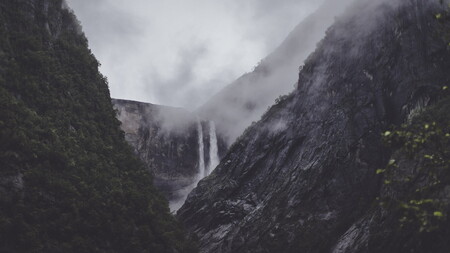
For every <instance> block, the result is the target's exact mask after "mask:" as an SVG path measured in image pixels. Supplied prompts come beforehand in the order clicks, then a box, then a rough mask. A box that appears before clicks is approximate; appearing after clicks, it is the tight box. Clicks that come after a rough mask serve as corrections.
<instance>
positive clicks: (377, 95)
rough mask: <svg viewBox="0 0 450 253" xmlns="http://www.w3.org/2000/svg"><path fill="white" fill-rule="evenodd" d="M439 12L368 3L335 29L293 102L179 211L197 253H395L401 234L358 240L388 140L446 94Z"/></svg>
mask: <svg viewBox="0 0 450 253" xmlns="http://www.w3.org/2000/svg"><path fill="white" fill-rule="evenodd" d="M440 2H441V1H438V0H433V1H429V0H406V1H377V2H373V1H366V0H362V1H359V2H357V3H355V4H353V5H352V7H351V8H349V10H347V11H346V13H345V15H343V16H342V17H340V18H339V19H338V20H337V21H336V23H335V24H334V25H333V26H332V27H331V28H330V29H329V30H328V32H327V35H326V37H325V39H324V40H323V41H322V42H321V43H320V45H319V46H318V48H317V50H316V51H315V53H313V54H312V55H311V56H310V57H309V58H308V60H307V61H306V63H305V66H304V68H303V69H302V70H301V72H300V75H299V81H298V88H297V90H295V91H294V92H293V93H292V94H290V95H289V96H287V97H285V98H284V99H281V100H279V101H278V103H277V104H276V105H274V106H273V107H272V108H271V109H270V110H269V111H268V112H267V113H266V114H265V115H264V116H263V117H262V119H261V120H260V121H259V122H257V123H256V124H253V125H252V126H251V127H250V128H249V129H247V130H246V131H245V133H244V134H243V135H242V136H241V137H240V138H239V139H238V140H237V141H236V142H235V143H234V144H233V146H232V147H231V148H230V150H229V152H228V154H227V155H226V156H225V157H224V158H223V159H222V162H221V164H220V165H219V166H218V167H217V169H216V170H215V172H214V173H213V174H212V175H211V176H209V177H207V178H206V179H204V180H202V181H200V183H199V185H198V187H197V188H196V189H194V191H193V192H192V193H191V194H190V195H189V197H188V199H187V201H186V203H185V205H184V206H183V207H182V208H181V209H180V210H179V212H178V216H179V218H180V219H181V220H182V221H183V222H184V223H185V224H186V226H187V227H188V228H189V229H190V230H191V231H192V232H194V233H195V234H196V235H197V236H198V237H199V238H200V242H201V250H202V252H330V251H332V250H333V249H334V250H335V252H354V251H352V247H349V246H350V245H358V247H356V248H357V249H358V250H360V251H361V252H367V251H375V252H395V248H394V247H390V246H389V245H390V244H389V243H391V242H392V240H395V239H397V238H401V237H399V236H398V235H399V234H395V231H396V229H395V227H385V229H387V230H389V229H390V231H391V232H392V233H393V234H394V235H397V237H392V238H389V237H388V238H384V241H383V240H381V242H383V244H382V245H381V246H380V247H378V248H376V247H377V246H376V245H373V244H371V243H367V244H358V243H357V241H364V238H367V236H366V237H364V236H362V237H360V236H359V235H364V234H363V233H360V232H358V230H357V229H356V230H355V229H353V230H354V231H356V232H353V233H352V232H351V231H352V230H351V228H352V227H353V226H354V227H356V228H359V227H360V224H359V223H358V221H360V220H361V219H362V218H363V217H364V216H365V215H366V214H368V212H369V210H370V208H371V206H372V205H373V204H374V202H375V201H376V198H377V197H379V196H380V194H379V192H380V186H381V178H380V177H377V175H376V171H377V170H378V169H382V168H384V167H386V165H387V164H388V161H389V158H390V155H391V152H390V150H389V149H388V148H386V147H385V146H384V144H383V142H382V140H381V133H383V132H385V131H386V130H387V129H388V128H390V127H391V126H392V125H398V124H401V123H403V122H405V121H406V120H407V118H408V115H410V114H411V112H415V111H417V110H418V108H421V107H422V106H424V105H427V104H429V103H434V102H435V101H436V100H437V99H438V97H439V94H440V93H441V92H442V89H441V88H442V85H444V84H448V83H449V82H450V75H449V73H448V69H450V51H449V46H448V43H449V41H448V31H449V30H450V23H449V19H448V18H440V19H437V18H436V14H438V13H445V11H446V9H447V4H448V1H444V3H440ZM447 213H448V209H446V214H445V215H447ZM388 216H389V213H388ZM358 224H359V225H358ZM366 232H367V231H366ZM367 233H369V235H370V236H375V235H376V234H371V231H368V232H367ZM399 233H401V232H399ZM418 233H419V232H417V233H416V235H417V234H418ZM419 237H420V235H419ZM403 239H404V238H403ZM402 242H404V241H400V240H399V241H398V242H397V243H399V244H402ZM405 245H406V244H405ZM411 247H412V246H411ZM356 248H353V249H356ZM413 248H414V247H412V248H405V249H402V251H406V252H409V251H410V250H412V249H413ZM377 249H378V250H377ZM441 250H448V248H444V249H441ZM355 251H356V250H355Z"/></svg>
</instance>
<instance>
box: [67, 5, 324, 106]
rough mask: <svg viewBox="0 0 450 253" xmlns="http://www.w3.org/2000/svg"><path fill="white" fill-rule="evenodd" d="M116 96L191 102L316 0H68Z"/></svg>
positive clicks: (247, 65)
mask: <svg viewBox="0 0 450 253" xmlns="http://www.w3.org/2000/svg"><path fill="white" fill-rule="evenodd" d="M67 2H68V4H69V6H70V7H71V8H72V9H74V11H75V14H76V15H77V17H78V18H79V19H80V20H81V23H82V25H83V29H84V31H85V33H86V35H87V37H88V39H89V42H90V47H91V48H92V50H93V52H94V54H95V55H96V57H97V58H98V59H99V61H100V63H101V64H102V67H101V71H102V73H103V74H104V75H106V76H107V78H108V80H109V83H110V89H111V95H112V96H113V97H116V98H123V99H133V100H138V101H145V102H151V103H156V104H165V105H171V106H181V107H186V108H188V109H191V110H193V109H195V108H196V107H197V106H199V105H201V104H202V103H204V102H205V101H206V100H208V99H209V98H210V97H211V95H213V94H214V93H216V92H218V91H219V90H220V89H221V88H223V87H224V86H225V85H226V84H228V83H231V82H232V81H233V80H235V79H236V78H237V77H239V76H240V75H242V74H243V73H245V72H249V71H251V70H252V68H253V67H254V66H255V65H256V64H257V62H259V61H260V60H261V59H262V58H264V57H265V56H266V55H268V54H269V53H270V52H271V51H273V50H274V49H275V47H276V46H278V45H279V44H280V43H281V41H282V40H283V39H284V38H285V37H286V36H287V34H288V33H289V32H290V31H291V30H292V29H293V28H294V27H295V25H296V24H297V23H299V22H300V21H301V20H302V19H303V18H304V17H306V16H307V15H308V14H309V13H311V12H313V11H314V10H315V9H316V8H317V7H318V5H319V4H320V3H321V1H312V0H280V1H269V0H249V1H238V0H230V1H217V0H213V1H212V0H189V1H180V0H152V1H145V0H135V1H132V2H130V1H125V0H96V1H90V0H68V1H67Z"/></svg>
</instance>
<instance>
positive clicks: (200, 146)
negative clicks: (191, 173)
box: [197, 119, 205, 182]
mask: <svg viewBox="0 0 450 253" xmlns="http://www.w3.org/2000/svg"><path fill="white" fill-rule="evenodd" d="M197 132H198V179H197V182H198V181H200V180H201V179H202V178H204V177H205V157H204V156H205V153H204V152H205V147H204V146H203V128H202V123H201V121H200V120H199V119H197Z"/></svg>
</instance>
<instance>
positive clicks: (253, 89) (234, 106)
mask: <svg viewBox="0 0 450 253" xmlns="http://www.w3.org/2000/svg"><path fill="white" fill-rule="evenodd" d="M349 2H351V0H329V1H325V3H324V4H323V5H322V6H321V7H320V8H319V9H318V10H317V11H316V12H315V13H313V14H311V15H310V16H309V17H307V18H306V19H305V20H303V21H302V22H301V23H300V24H298V25H297V26H296V27H295V28H294V30H293V31H292V32H291V33H290V34H289V36H288V37H287V38H286V39H285V40H284V41H283V43H282V44H281V45H280V46H279V47H278V48H277V49H276V50H275V51H274V52H273V53H271V54H270V55H268V56H267V57H266V58H264V59H263V60H262V61H261V62H260V63H259V64H258V65H257V66H256V67H255V69H254V71H252V72H251V73H247V74H245V75H243V76H241V77H240V78H239V79H237V80H236V81H234V82H233V83H231V84H229V85H227V86H226V87H225V88H224V89H223V90H221V91H220V92H219V93H218V94H216V95H214V96H213V97H212V98H211V99H210V100H209V101H208V102H207V103H205V104H204V105H202V106H201V107H200V108H199V109H198V110H197V113H198V114H199V115H200V116H201V117H203V118H206V119H211V120H214V122H216V124H217V131H218V133H219V134H220V136H221V137H222V138H223V139H224V140H225V141H227V144H228V145H230V144H231V143H233V142H234V141H235V140H236V138H237V137H238V136H240V135H241V134H242V133H243V132H244V130H245V129H246V128H247V127H248V126H250V124H251V123H252V122H253V121H258V120H259V119H260V118H261V116H262V115H263V113H264V112H265V111H267V108H268V107H269V106H271V105H272V104H273V103H274V102H275V100H276V99H277V97H279V96H281V95H285V94H288V93H290V92H291V91H292V90H293V89H294V85H295V83H296V81H297V78H298V75H297V73H298V69H299V67H300V66H302V65H303V62H304V60H305V59H306V57H307V56H308V55H309V54H310V53H311V52H313V51H314V49H315V47H316V44H317V43H318V42H319V41H320V39H322V38H323V37H324V36H325V31H326V29H327V28H328V27H329V26H330V25H331V24H332V23H333V21H334V18H335V16H336V15H338V14H340V13H341V12H342V11H343V10H344V9H345V7H346V6H347V5H348V3H349Z"/></svg>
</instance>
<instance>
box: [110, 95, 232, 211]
mask: <svg viewBox="0 0 450 253" xmlns="http://www.w3.org/2000/svg"><path fill="white" fill-rule="evenodd" d="M113 104H114V107H115V109H116V110H117V113H118V114H117V118H118V119H119V120H120V121H121V123H122V124H121V128H122V130H123V131H124V132H125V139H126V141H127V142H128V143H129V144H130V145H131V146H132V147H133V148H134V151H135V153H136V154H137V155H138V156H139V157H140V159H141V160H142V161H143V162H144V163H145V165H146V167H147V169H148V170H149V171H151V172H152V174H153V175H154V184H155V187H156V188H158V189H159V190H160V191H162V192H163V193H164V195H165V196H166V197H167V199H168V200H169V203H170V207H171V209H172V210H177V209H178V208H179V207H180V206H181V204H182V203H183V202H184V200H185V198H186V196H187V194H188V193H189V192H190V191H191V190H192V189H193V188H194V187H195V185H196V184H197V182H198V180H200V179H201V178H203V176H199V155H200V153H199V152H200V151H199V150H200V149H199V135H198V133H199V132H198V127H197V124H198V123H199V122H201V123H200V124H201V126H202V127H201V129H202V136H203V138H202V139H203V147H204V148H203V154H201V155H202V156H203V157H204V162H205V165H206V166H208V164H209V163H210V159H209V156H210V141H209V138H210V131H209V127H210V124H209V123H208V122H207V121H200V119H199V118H198V117H197V116H196V115H195V114H193V113H191V112H188V111H186V110H184V109H182V108H174V107H168V106H161V105H154V104H149V103H142V102H135V101H128V100H119V99H113ZM218 146H219V156H220V157H221V156H223V153H224V151H225V145H224V143H223V141H219V145H218ZM199 177H200V178H199Z"/></svg>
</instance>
